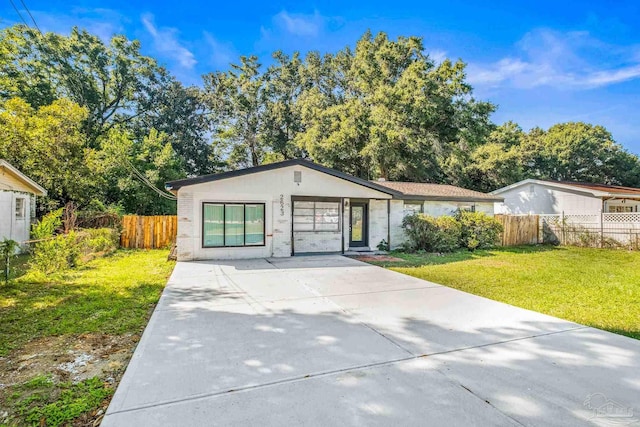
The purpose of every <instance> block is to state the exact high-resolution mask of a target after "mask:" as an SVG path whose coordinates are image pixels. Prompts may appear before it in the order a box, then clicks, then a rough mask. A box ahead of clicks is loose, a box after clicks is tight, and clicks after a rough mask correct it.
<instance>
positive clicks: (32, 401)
mask: <svg viewBox="0 0 640 427" xmlns="http://www.w3.org/2000/svg"><path fill="white" fill-rule="evenodd" d="M112 394H113V389H112V388H111V387H109V386H108V385H105V384H104V383H103V382H102V381H101V380H100V378H98V377H94V378H90V379H87V380H84V381H80V382H77V383H72V382H70V381H68V382H64V383H58V384H56V383H55V382H54V381H53V380H51V378H50V377H48V376H44V375H42V376H37V377H35V378H33V379H32V380H30V381H27V382H26V383H24V384H20V385H18V386H14V387H12V394H11V397H10V399H9V400H10V401H11V402H12V403H14V405H15V408H16V411H17V413H18V414H19V415H20V417H21V418H22V421H24V422H25V423H26V424H28V425H37V426H39V425H46V426H49V427H57V426H62V425H65V424H67V423H68V422H69V421H70V420H74V419H76V418H78V417H79V416H81V415H82V414H84V413H86V412H88V411H91V410H92V409H94V408H96V407H97V406H99V405H100V404H101V403H102V402H103V401H104V400H105V399H106V398H108V397H109V396H111V395H112Z"/></svg>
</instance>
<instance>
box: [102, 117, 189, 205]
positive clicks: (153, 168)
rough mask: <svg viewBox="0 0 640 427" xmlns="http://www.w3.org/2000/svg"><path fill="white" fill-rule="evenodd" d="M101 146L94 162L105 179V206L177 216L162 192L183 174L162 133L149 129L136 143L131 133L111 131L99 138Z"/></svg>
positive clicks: (119, 130) (170, 198)
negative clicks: (165, 185)
mask: <svg viewBox="0 0 640 427" xmlns="http://www.w3.org/2000/svg"><path fill="white" fill-rule="evenodd" d="M101 146H102V150H100V151H99V152H97V153H96V154H95V156H96V157H95V160H94V162H93V163H94V164H95V165H96V168H97V172H98V173H100V174H101V175H103V176H106V177H108V178H107V185H106V188H107V189H108V191H107V192H106V193H105V195H104V200H105V201H106V203H107V204H112V205H114V204H117V205H119V206H120V207H121V208H122V209H123V210H124V212H127V213H136V214H139V215H160V214H175V213H176V202H175V200H172V197H171V195H170V194H169V193H167V192H166V191H164V183H165V182H167V181H171V180H175V179H179V178H184V177H185V174H184V171H183V168H182V165H181V159H180V158H179V156H178V155H177V154H176V153H175V151H174V150H173V147H172V146H171V143H169V142H168V141H167V136H166V135H165V134H164V133H161V132H158V131H157V130H155V129H151V131H150V132H149V135H147V136H145V137H144V138H142V140H141V141H140V142H137V141H135V140H134V139H133V138H132V135H131V133H130V132H128V131H126V130H122V129H120V128H113V129H111V130H110V131H109V133H108V134H107V135H106V136H104V137H103V138H102V140H101ZM138 173H139V174H140V175H142V176H139V175H138ZM154 188H155V189H156V190H154ZM160 193H163V194H160Z"/></svg>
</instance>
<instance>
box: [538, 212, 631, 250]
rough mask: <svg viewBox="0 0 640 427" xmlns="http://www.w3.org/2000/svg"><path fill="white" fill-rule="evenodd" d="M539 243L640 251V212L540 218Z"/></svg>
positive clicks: (545, 216) (563, 215) (544, 216)
mask: <svg viewBox="0 0 640 427" xmlns="http://www.w3.org/2000/svg"><path fill="white" fill-rule="evenodd" d="M539 217H540V219H539V227H540V230H539V233H538V236H539V239H540V243H560V244H563V245H573V246H589V247H598V248H607V247H614V248H615V247H624V248H629V249H640V213H596V214H584V215H565V214H559V215H540V216H539Z"/></svg>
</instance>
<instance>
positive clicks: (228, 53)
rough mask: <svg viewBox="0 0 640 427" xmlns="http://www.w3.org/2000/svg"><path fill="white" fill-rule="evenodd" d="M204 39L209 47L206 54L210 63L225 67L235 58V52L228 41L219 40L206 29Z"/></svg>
mask: <svg viewBox="0 0 640 427" xmlns="http://www.w3.org/2000/svg"><path fill="white" fill-rule="evenodd" d="M204 39H205V41H206V42H207V45H208V47H209V51H208V52H207V55H208V56H209V62H210V63H211V65H214V66H217V67H226V66H228V65H229V64H230V63H231V62H233V61H234V60H236V59H237V57H238V55H237V54H236V51H235V49H234V48H233V45H231V44H230V43H223V42H221V41H219V40H218V39H216V38H215V37H214V36H213V35H212V34H211V33H209V32H207V31H205V32H204Z"/></svg>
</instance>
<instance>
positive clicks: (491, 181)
mask: <svg viewBox="0 0 640 427" xmlns="http://www.w3.org/2000/svg"><path fill="white" fill-rule="evenodd" d="M524 138H525V133H524V132H523V131H522V129H521V128H520V127H519V126H518V125H517V124H515V123H513V122H507V123H505V124H503V125H501V126H498V127H496V128H495V129H494V130H493V132H491V133H490V134H489V136H488V138H487V140H486V142H485V143H484V144H481V145H478V146H477V147H476V148H475V149H474V150H473V151H472V152H471V153H470V155H469V160H468V164H467V165H466V166H464V167H463V168H462V169H461V170H462V171H463V172H462V176H461V177H460V178H459V181H460V182H458V183H459V184H460V185H463V186H464V187H468V188H473V189H475V190H479V191H493V190H495V189H498V188H501V187H504V186H507V185H510V184H513V183H514V182H517V181H520V180H522V179H524V170H523V165H522V153H521V151H520V150H521V144H522V141H523V139H524Z"/></svg>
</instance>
